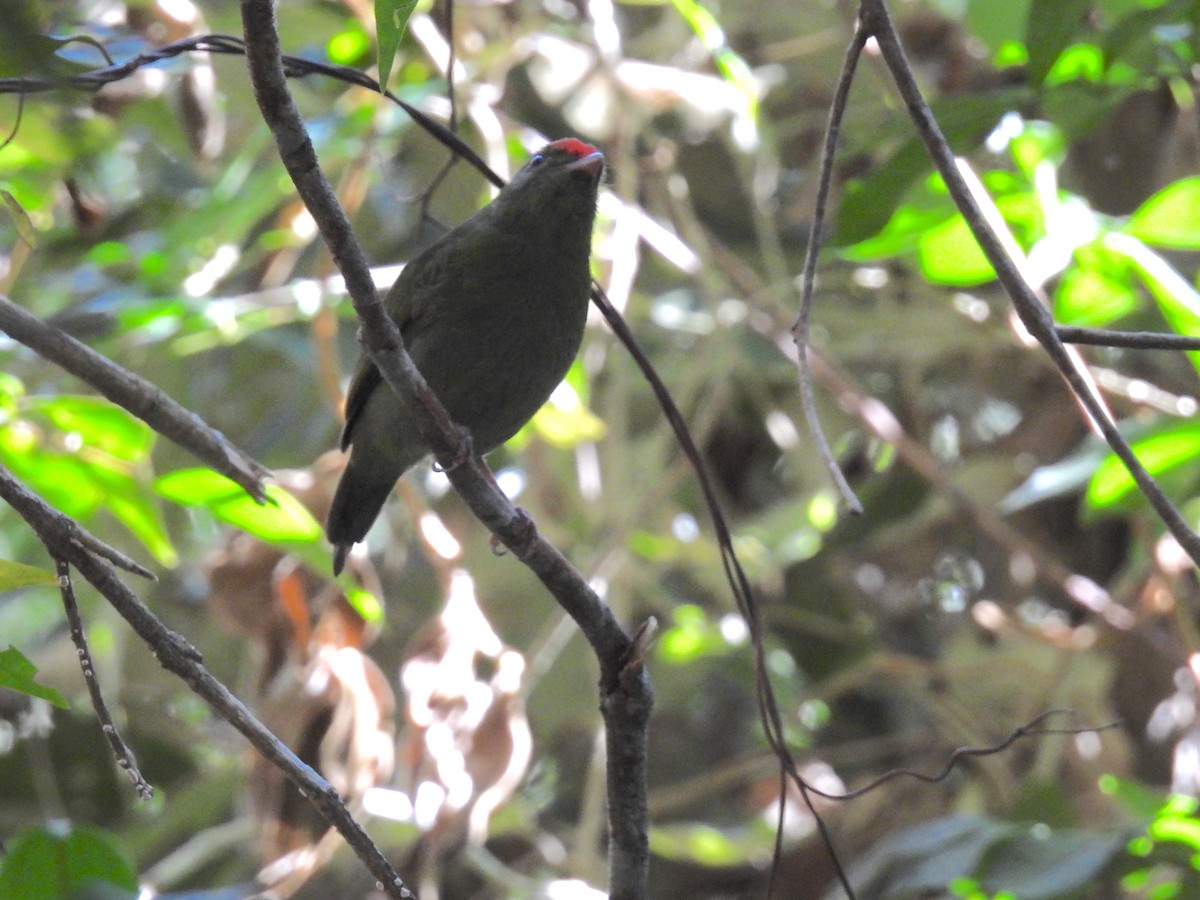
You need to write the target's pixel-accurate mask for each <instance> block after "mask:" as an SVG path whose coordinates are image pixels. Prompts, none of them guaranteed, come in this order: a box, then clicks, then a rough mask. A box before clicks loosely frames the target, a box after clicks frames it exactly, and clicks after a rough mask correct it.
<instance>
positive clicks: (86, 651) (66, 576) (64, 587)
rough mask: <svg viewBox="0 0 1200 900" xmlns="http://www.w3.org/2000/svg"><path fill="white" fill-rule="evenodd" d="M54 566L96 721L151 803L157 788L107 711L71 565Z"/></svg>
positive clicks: (58, 560)
mask: <svg viewBox="0 0 1200 900" xmlns="http://www.w3.org/2000/svg"><path fill="white" fill-rule="evenodd" d="M54 566H55V569H56V570H57V572H58V590H59V593H61V594H62V600H63V609H64V610H66V613H67V625H68V627H69V628H70V631H71V642H72V643H73V644H75V652H76V653H78V654H79V666H80V668H81V669H82V670H83V680H84V683H85V684H86V685H87V689H88V694H89V695H90V696H91V698H92V709H94V710H95V711H96V718H97V719H99V720H100V728H101V730H103V732H104V736H105V738H107V739H108V745H109V746H110V747H111V748H112V752H113V755H114V756H115V757H116V758H117V765H119V766H120V767H121V768H122V769H124V770H125V774H126V775H128V776H129V780H130V781H131V782H133V788H134V790H135V791H137V794H138V796H139V797H141V798H142V799H143V800H149V799H150V798H151V797H153V796H154V788H153V787H151V786H150V782H148V781H147V780H146V779H145V778H144V777H143V776H142V773H141V771H140V770H139V769H138V767H137V760H135V759H134V757H133V751H132V750H130V749H129V745H128V744H126V743H125V739H124V738H123V737H121V732H120V731H119V730H118V729H117V725H116V723H115V722H114V721H113V717H112V713H110V712H109V711H108V704H107V703H105V702H104V694H103V692H102V691H101V690H100V679H99V678H98V677H97V675H96V666H95V664H94V663H93V661H92V651H91V649H90V648H89V647H88V640H87V633H86V632H85V631H84V630H83V620H82V619H81V618H80V616H79V604H78V603H77V602H76V600H75V586H74V585H73V584H72V583H71V565H70V563H68V562H67V561H66V560H65V559H63V558H62V557H60V556H56V557H55V560H54Z"/></svg>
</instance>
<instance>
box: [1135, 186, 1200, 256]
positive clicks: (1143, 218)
mask: <svg viewBox="0 0 1200 900" xmlns="http://www.w3.org/2000/svg"><path fill="white" fill-rule="evenodd" d="M1125 231H1126V233H1128V234H1130V235H1132V236H1133V237H1136V238H1138V239H1139V240H1142V241H1145V242H1146V243H1147V244H1154V245H1156V246H1159V247H1170V248H1172V249H1175V250H1200V176H1194V177H1192V178H1184V179H1182V180H1181V181H1176V182H1175V183H1173V184H1169V185H1167V186H1166V187H1165V188H1163V189H1162V190H1161V191H1159V192H1158V193H1157V194H1155V195H1154V196H1152V197H1150V198H1149V199H1148V200H1147V201H1146V202H1145V203H1143V204H1142V205H1141V206H1139V207H1138V208H1137V209H1136V210H1135V211H1134V213H1133V215H1132V216H1130V218H1129V224H1128V225H1127V226H1126V228H1125Z"/></svg>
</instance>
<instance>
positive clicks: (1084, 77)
mask: <svg viewBox="0 0 1200 900" xmlns="http://www.w3.org/2000/svg"><path fill="white" fill-rule="evenodd" d="M1103 75H1104V51H1102V50H1101V49H1100V48H1099V47H1097V46H1096V45H1095V44H1075V45H1073V46H1071V47H1068V48H1067V49H1065V50H1064V51H1063V52H1062V55H1061V56H1059V57H1058V59H1057V60H1056V61H1055V63H1054V65H1053V66H1052V67H1051V69H1050V71H1049V72H1047V73H1046V79H1045V83H1046V84H1047V85H1055V84H1067V83H1069V82H1072V81H1099V80H1100V78H1101V77H1102V76H1103Z"/></svg>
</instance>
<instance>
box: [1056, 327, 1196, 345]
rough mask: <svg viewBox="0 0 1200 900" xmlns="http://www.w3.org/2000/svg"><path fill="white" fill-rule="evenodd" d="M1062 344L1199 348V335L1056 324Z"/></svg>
mask: <svg viewBox="0 0 1200 900" xmlns="http://www.w3.org/2000/svg"><path fill="white" fill-rule="evenodd" d="M1054 330H1055V331H1057V332H1058V338H1059V340H1061V341H1062V342H1063V343H1064V344H1090V345H1092V346H1094V347H1129V348H1131V349H1134V350H1200V337H1193V336H1192V335H1190V334H1163V333H1162V332H1158V331H1109V330H1107V329H1104V328H1077V327H1075V326H1073V325H1056V326H1055V328H1054Z"/></svg>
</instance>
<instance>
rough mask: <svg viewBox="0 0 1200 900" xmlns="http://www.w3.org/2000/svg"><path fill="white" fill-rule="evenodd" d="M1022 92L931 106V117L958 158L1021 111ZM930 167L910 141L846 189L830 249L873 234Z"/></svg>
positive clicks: (921, 147) (965, 97)
mask: <svg viewBox="0 0 1200 900" xmlns="http://www.w3.org/2000/svg"><path fill="white" fill-rule="evenodd" d="M1024 96H1025V93H1024V91H1023V90H1002V91H990V92H988V93H986V94H965V95H960V96H957V97H952V98H949V99H946V100H941V101H938V102H937V103H934V104H933V114H934V116H935V117H936V118H937V120H938V124H939V125H940V126H941V129H942V132H943V133H944V134H945V136H946V140H947V141H948V142H949V144H950V147H951V149H952V150H954V152H956V153H964V152H966V151H967V150H970V149H973V148H974V147H975V146H977V145H978V144H979V142H980V141H981V140H983V138H984V137H986V136H987V135H988V134H989V133H990V132H991V130H992V129H993V128H995V127H996V123H997V122H998V121H1000V117H1001V116H1003V115H1004V114H1005V113H1007V112H1009V111H1010V110H1012V109H1016V108H1019V107H1020V103H1021V100H1022V99H1023V97H1024ZM932 168H933V164H932V163H931V162H930V161H929V156H928V155H927V154H926V152H925V145H924V144H922V143H921V141H920V140H919V139H918V138H915V137H914V138H909V139H908V140H906V141H905V143H904V145H903V146H901V147H900V149H899V150H897V151H896V152H895V153H894V154H893V155H892V156H891V158H890V159H888V160H887V161H886V162H884V163H882V164H881V165H879V166H878V167H877V168H875V169H874V171H872V172H871V174H870V175H868V176H866V177H865V178H862V179H856V180H854V181H851V182H850V183H849V184H847V185H846V190H845V192H844V194H843V195H842V202H841V207H840V209H839V211H838V216H837V227H836V229H835V233H834V244H835V245H837V246H844V245H846V244H855V243H858V242H859V241H862V240H866V239H867V238H869V237H872V236H873V235H875V234H877V233H878V232H879V231H880V230H881V229H882V228H883V227H884V226H885V225H886V224H887V222H888V220H889V219H890V218H891V216H892V213H893V212H894V211H895V210H896V208H897V207H898V206H899V205H900V201H901V199H902V198H903V197H904V195H905V194H906V193H907V192H908V189H909V188H910V187H911V185H912V184H913V182H914V181H916V180H917V179H918V178H919V177H920V176H921V175H923V174H925V173H926V172H929V171H930V170H931V169H932Z"/></svg>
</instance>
